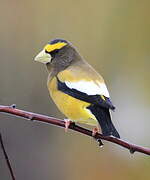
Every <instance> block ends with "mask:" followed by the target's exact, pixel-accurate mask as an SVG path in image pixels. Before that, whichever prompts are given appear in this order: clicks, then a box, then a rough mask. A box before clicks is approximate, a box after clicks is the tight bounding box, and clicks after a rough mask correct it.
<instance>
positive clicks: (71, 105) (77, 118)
mask: <svg viewBox="0 0 150 180" xmlns="http://www.w3.org/2000/svg"><path fill="white" fill-rule="evenodd" d="M47 86H48V89H49V92H50V95H51V97H52V99H53V101H54V102H55V104H56V105H57V107H58V109H59V110H60V111H61V112H62V113H63V114H64V115H65V116H66V117H67V118H69V119H70V120H72V121H74V122H79V123H84V124H89V125H93V126H97V124H98V122H97V120H96V118H95V116H94V115H93V114H92V113H91V112H90V110H88V109H87V108H86V107H88V106H89V105H90V104H89V103H87V102H84V101H80V100H78V99H76V98H74V97H71V96H69V95H67V94H65V93H63V92H61V91H58V89H57V80H56V78H55V77H54V78H53V79H52V80H50V81H48V83H47Z"/></svg>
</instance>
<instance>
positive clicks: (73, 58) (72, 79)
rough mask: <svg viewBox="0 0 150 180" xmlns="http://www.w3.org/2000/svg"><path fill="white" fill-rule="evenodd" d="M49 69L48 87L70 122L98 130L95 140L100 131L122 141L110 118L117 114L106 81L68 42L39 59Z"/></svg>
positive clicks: (57, 41)
mask: <svg viewBox="0 0 150 180" xmlns="http://www.w3.org/2000/svg"><path fill="white" fill-rule="evenodd" d="M35 61H39V62H41V63H44V64H45V65H46V66H47V69H48V73H49V75H48V80H47V87H48V90H49V93H50V96H51V97H52V99H53V101H54V102H55V104H56V106H57V107H58V109H59V110H60V111H61V112H62V113H63V114H64V115H65V116H66V117H67V118H68V119H67V120H65V127H66V129H67V128H68V126H69V125H70V122H75V123H76V122H77V123H83V124H88V125H91V126H94V127H95V128H94V129H93V136H94V135H95V134H96V132H97V131H99V125H100V128H101V130H102V134H103V135H104V136H115V137H117V138H120V136H119V133H118V132H117V130H116V129H115V127H114V125H113V123H112V121H111V116H110V112H109V111H110V109H111V110H114V109H115V107H114V106H113V104H112V102H111V100H110V96H109V92H108V90H107V87H106V85H105V82H104V79H103V78H102V76H100V75H99V74H98V73H97V72H96V71H95V70H94V69H93V67H91V66H90V65H89V64H88V63H87V62H86V61H85V60H84V59H83V58H82V57H81V56H80V54H79V53H78V51H77V50H76V48H75V47H74V46H73V45H72V44H71V43H70V42H68V41H66V40H63V39H55V40H52V41H51V42H49V43H48V44H47V45H46V46H45V47H44V48H43V50H42V51H41V52H40V53H39V54H38V55H37V56H36V57H35Z"/></svg>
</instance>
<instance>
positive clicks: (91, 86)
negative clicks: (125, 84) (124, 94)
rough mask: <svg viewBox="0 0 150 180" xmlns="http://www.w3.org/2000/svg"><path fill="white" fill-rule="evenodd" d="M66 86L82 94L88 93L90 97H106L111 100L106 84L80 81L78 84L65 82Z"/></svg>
mask: <svg viewBox="0 0 150 180" xmlns="http://www.w3.org/2000/svg"><path fill="white" fill-rule="evenodd" d="M65 84H66V85H67V86H68V87H69V88H70V89H76V90H78V91H80V92H83V93H86V94H88V95H98V94H99V95H104V96H106V97H108V98H109V92H108V90H107V87H106V85H105V84H104V83H100V82H96V83H95V82H93V81H84V80H82V81H78V82H69V81H65Z"/></svg>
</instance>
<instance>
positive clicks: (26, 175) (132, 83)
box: [0, 0, 150, 180]
mask: <svg viewBox="0 0 150 180" xmlns="http://www.w3.org/2000/svg"><path fill="white" fill-rule="evenodd" d="M0 4H1V5H0V19H1V25H0V84H1V88H0V104H5V105H9V104H12V103H16V104H17V107H19V108H21V109H25V110H29V111H33V112H38V113H42V114H47V115H53V116H55V117H60V118H64V117H63V115H62V114H61V113H60V112H59V111H58V110H57V108H56V106H55V105H54V103H53V102H52V100H51V99H49V97H48V96H49V95H48V91H47V87H46V78H47V71H46V69H45V67H44V66H43V65H41V64H38V63H35V62H34V61H33V57H34V56H35V55H36V54H37V53H38V52H39V51H40V50H41V48H42V47H43V46H44V45H45V44H46V43H47V42H48V41H50V40H51V39H54V38H64V39H67V40H69V41H71V42H72V43H73V44H74V45H75V46H76V47H77V48H78V49H79V51H80V53H81V54H82V55H83V57H84V58H85V59H86V60H87V61H88V62H89V63H91V64H92V65H93V66H94V67H95V68H96V69H97V71H99V72H100V73H101V74H102V75H103V76H104V77H105V80H106V83H107V85H108V89H109V91H110V94H111V97H112V100H113V103H114V104H115V105H116V107H117V109H116V112H115V113H112V116H113V121H114V123H115V125H116V127H117V129H118V131H119V132H120V134H121V137H122V138H123V139H125V140H128V141H130V142H133V143H136V144H140V145H143V146H150V141H149V138H150V135H149V131H150V121H149V117H150V112H149V108H150V93H149V89H150V71H149V67H150V60H149V59H150V35H149V32H150V23H149V17H150V1H147V0H143V1H140V0H136V1H135V0H132V1H129V0H126V1H123V0H113V1H112V0H109V1H104V0H93V1H90V0H86V1H85V0H82V1H81V0H80V1H79V0H76V1H73V0H64V1H51V0H43V1H39V0H37V1H34V0H30V1H29V0H21V1H19V0H5V1H4V0H1V1H0ZM0 127H1V128H0V131H1V132H2V134H3V136H4V141H5V146H6V148H7V151H8V153H9V157H10V159H11V162H12V165H13V168H14V172H15V174H16V176H17V179H21V180H26V179H32V180H41V179H43V180H48V179H53V180H54V179H62V180H63V179H65V180H70V179H71V180H76V179H83V180H84V179H86V180H91V179H110V180H119V179H122V180H127V179H128V180H141V179H142V180H148V179H150V172H149V169H150V162H149V158H148V157H147V156H144V155H142V154H138V153H137V154H135V155H130V154H129V152H128V151H127V150H125V149H123V148H120V147H118V146H116V145H113V144H110V143H107V142H104V143H105V146H104V147H103V148H100V149H99V147H98V146H97V144H96V142H94V141H93V139H90V138H87V137H85V136H82V135H80V134H77V133H74V132H72V131H69V132H68V133H67V134H66V133H64V130H63V129H60V128H57V127H53V126H49V125H47V124H40V123H30V122H27V121H25V120H21V119H20V118H15V117H11V116H7V115H2V114H0ZM0 158H1V166H0V174H1V178H2V179H3V180H9V179H11V178H10V176H9V173H8V169H7V167H6V165H5V161H4V159H3V155H2V152H1V151H0Z"/></svg>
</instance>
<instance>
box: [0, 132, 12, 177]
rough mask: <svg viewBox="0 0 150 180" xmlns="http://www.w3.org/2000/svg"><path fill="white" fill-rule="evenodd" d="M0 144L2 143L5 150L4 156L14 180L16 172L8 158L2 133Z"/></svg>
mask: <svg viewBox="0 0 150 180" xmlns="http://www.w3.org/2000/svg"><path fill="white" fill-rule="evenodd" d="M0 144H1V148H2V151H3V154H4V157H5V161H6V163H7V167H8V169H9V172H10V175H11V178H12V180H15V176H14V173H13V170H12V167H11V164H10V160H9V158H8V155H7V152H6V150H5V146H4V143H3V139H2V135H1V133H0Z"/></svg>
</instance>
